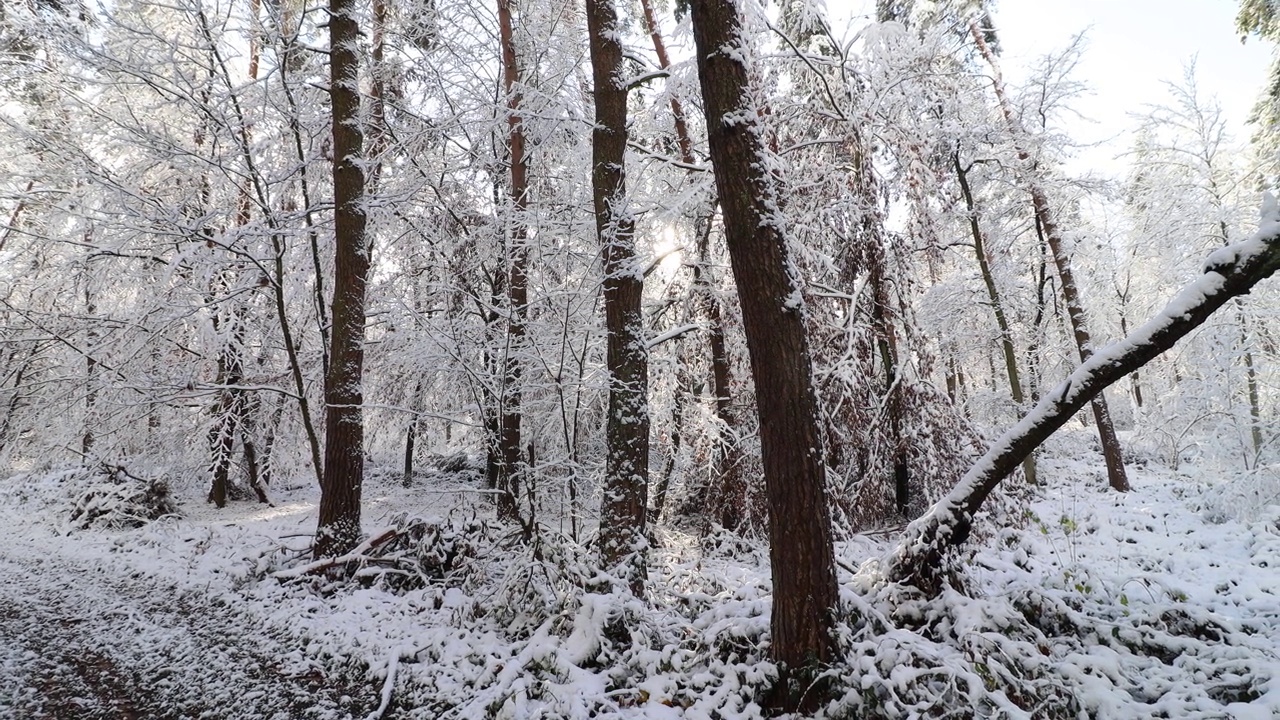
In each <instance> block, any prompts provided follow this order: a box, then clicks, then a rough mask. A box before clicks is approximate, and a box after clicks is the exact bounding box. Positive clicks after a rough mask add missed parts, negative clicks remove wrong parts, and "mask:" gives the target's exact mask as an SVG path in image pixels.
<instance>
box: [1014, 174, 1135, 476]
mask: <svg viewBox="0 0 1280 720" xmlns="http://www.w3.org/2000/svg"><path fill="white" fill-rule="evenodd" d="M1031 202H1032V205H1033V206H1034V208H1035V212H1036V227H1037V228H1038V229H1039V230H1041V231H1042V234H1043V237H1044V239H1045V242H1046V243H1047V244H1048V246H1049V253H1050V254H1051V255H1053V261H1054V264H1055V265H1057V266H1058V281H1059V282H1060V283H1061V284H1062V301H1063V303H1064V304H1065V305H1066V306H1067V317H1068V318H1069V319H1070V320H1071V330H1072V332H1073V333H1074V334H1075V338H1076V349H1077V350H1078V351H1079V353H1080V362H1081V363H1084V362H1087V361H1088V360H1089V358H1090V357H1092V356H1093V340H1092V339H1091V338H1090V337H1089V330H1088V327H1087V325H1086V324H1085V316H1084V305H1083V304H1082V303H1081V300H1080V290H1079V288H1078V287H1077V286H1076V278H1075V273H1073V272H1072V270H1071V257H1070V256H1069V255H1067V252H1066V249H1065V248H1063V247H1062V234H1061V232H1060V231H1059V230H1058V226H1057V225H1055V224H1054V221H1053V214H1052V212H1051V210H1050V208H1049V201H1048V200H1047V199H1046V198H1045V196H1044V193H1043V192H1042V191H1041V190H1040V187H1039V186H1038V185H1036V184H1034V183H1033V184H1032V185H1031ZM1089 405H1090V407H1091V408H1092V410H1093V420H1094V422H1095V423H1096V424H1097V426H1098V442H1099V443H1100V444H1101V445H1102V458H1103V460H1104V461H1105V462H1106V464H1107V478H1108V480H1109V481H1110V483H1111V488H1112V489H1113V490H1117V491H1119V492H1129V478H1128V476H1127V475H1126V474H1125V470H1124V453H1123V452H1122V451H1121V450H1120V439H1119V438H1118V437H1116V428H1115V425H1114V424H1113V423H1112V422H1111V409H1110V407H1108V406H1107V398H1106V396H1105V395H1104V394H1103V393H1098V395H1097V396H1096V397H1095V398H1093V400H1092V402H1090V403H1089Z"/></svg>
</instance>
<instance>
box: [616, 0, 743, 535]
mask: <svg viewBox="0 0 1280 720" xmlns="http://www.w3.org/2000/svg"><path fill="white" fill-rule="evenodd" d="M640 6H641V9H642V11H643V13H644V23H645V29H646V30H648V32H649V37H650V39H651V40H652V41H653V52H654V54H656V55H657V56H658V67H660V68H662V69H663V70H669V69H670V68H671V59H670V57H669V56H668V54H667V46H666V43H665V42H663V39H662V32H661V31H660V30H659V28H658V19H657V17H656V16H655V14H654V12H653V3H652V2H651V0H640ZM670 105H671V119H672V124H673V125H674V127H675V133H676V146H677V147H678V148H679V150H680V161H681V162H683V163H684V164H685V165H688V166H690V167H694V166H696V164H697V159H696V158H695V157H694V156H693V138H692V136H691V135H690V133H689V123H688V122H687V120H686V118H685V114H684V106H683V105H682V104H681V103H680V99H679V98H677V97H676V96H675V95H674V94H673V95H672V96H671V101H670ZM714 218H715V207H714V206H713V207H712V208H711V209H710V210H709V211H708V212H707V214H706V215H702V216H699V217H697V218H695V219H694V235H695V236H696V237H697V239H698V240H697V242H698V261H697V262H696V263H694V265H693V292H694V294H695V296H696V297H697V304H698V306H699V307H700V308H701V310H702V312H703V314H704V315H705V316H706V318H707V345H708V350H709V351H710V354H711V396H712V398H713V399H714V403H715V408H716V420H718V421H719V422H718V423H717V424H715V425H714V426H713V430H712V433H711V447H712V452H711V472H710V473H709V475H708V478H709V481H710V482H711V483H712V484H713V485H712V487H710V488H708V489H709V491H710V492H709V493H708V495H709V496H710V497H712V498H715V502H716V505H717V507H715V508H711V512H712V514H713V515H714V516H715V517H716V518H717V519H718V521H719V522H720V524H721V526H723V527H725V528H727V529H729V530H737V529H738V528H739V526H740V525H741V524H742V520H743V519H744V518H745V508H744V507H743V503H744V498H743V497H742V495H743V492H742V490H744V489H745V483H744V482H742V479H741V478H740V477H739V475H740V473H739V472H738V465H737V463H735V462H732V459H733V458H734V457H735V456H736V455H737V453H738V450H737V447H736V440H735V436H736V433H735V432H734V428H735V427H736V426H737V420H736V419H735V418H734V416H733V411H732V408H731V405H730V401H729V392H730V390H729V386H730V385H731V384H732V382H733V373H732V371H731V370H730V368H729V353H728V351H727V350H726V348H725V342H724V320H723V316H722V313H721V311H720V301H719V300H718V299H717V298H716V296H715V293H714V291H713V282H712V277H711V272H710V268H709V256H710V241H711V223H712V220H714ZM682 360H683V358H682ZM677 431H678V428H677ZM663 498H664V502H665V486H664V496H663ZM661 514H662V509H661V506H659V508H658V512H657V514H656V515H655V516H654V519H655V520H656V517H657V515H661Z"/></svg>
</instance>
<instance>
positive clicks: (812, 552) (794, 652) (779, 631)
mask: <svg viewBox="0 0 1280 720" xmlns="http://www.w3.org/2000/svg"><path fill="white" fill-rule="evenodd" d="M690 10H691V17H692V20H693V35H694V41H695V44H696V48H697V62H698V78H699V80H700V81H701V85H702V95H703V104H704V110H705V113H706V123H707V128H708V136H709V146H710V150H711V160H712V163H713V165H714V166H715V176H716V189H717V192H718V195H719V198H720V207H721V208H722V209H723V213H722V215H723V218H724V226H725V239H726V241H727V243H728V246H729V256H730V260H731V262H732V265H733V273H734V277H735V279H736V281H737V286H738V295H739V298H740V300H741V303H742V321H743V327H744V330H745V333H746V340H747V350H748V352H749V353H750V356H751V370H752V376H753V378H754V380H755V385H756V398H757V408H758V411H759V414H760V454H761V460H762V461H763V465H764V480H765V491H766V495H767V498H768V514H769V539H770V549H769V560H770V565H771V567H772V573H773V613H772V617H771V621H770V627H771V631H772V639H771V652H772V654H773V657H774V659H775V660H776V661H777V662H778V663H779V664H780V665H781V673H782V677H781V678H780V684H779V686H778V691H777V692H776V693H775V695H774V698H773V701H774V704H776V705H778V706H781V707H785V708H787V709H792V708H795V707H796V706H798V705H799V704H800V702H801V698H805V699H807V700H808V702H807V703H806V705H807V706H812V705H813V704H815V703H816V702H817V701H818V697H817V693H805V692H804V690H805V689H806V688H805V687H804V686H803V683H802V682H800V680H801V678H802V677H803V674H804V672H805V671H806V670H812V669H813V665H814V663H821V662H824V661H827V660H829V659H830V658H831V657H832V655H833V648H832V638H831V627H832V625H831V623H832V617H831V613H832V612H833V610H834V608H835V605H836V577H835V562H834V551H833V547H832V538H831V516H830V511H829V509H828V503H827V494H826V466H825V463H824V461H823V448H822V437H821V433H820V428H819V427H818V408H817V402H816V399H815V397H814V391H813V381H812V368H811V366H810V356H809V347H808V340H807V338H806V337H805V328H804V325H805V322H804V303H803V299H802V296H801V294H800V288H799V287H797V279H796V278H795V277H793V276H792V274H791V273H792V272H793V268H792V265H791V262H790V259H789V258H788V249H787V244H786V239H785V237H784V236H783V234H782V228H781V227H780V226H781V219H780V218H779V216H778V207H779V205H780V199H779V197H778V194H777V191H776V189H775V188H774V187H773V181H772V178H770V177H769V176H768V174H767V173H766V171H765V167H766V165H767V163H766V157H765V149H764V147H763V145H762V142H761V136H760V128H759V127H758V124H757V122H758V120H757V118H756V115H755V113H754V112H750V111H748V110H747V108H748V107H749V105H748V99H747V96H748V75H747V68H746V67H745V65H744V63H743V61H742V59H741V55H740V54H739V52H738V51H733V50H731V49H735V48H740V47H741V46H742V44H743V40H742V37H741V35H742V32H743V30H742V26H741V21H740V18H739V16H738V9H737V4H736V3H735V2H733V0H693V1H692V2H691V3H690ZM744 50H745V49H744Z"/></svg>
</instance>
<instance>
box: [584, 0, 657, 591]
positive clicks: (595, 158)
mask: <svg viewBox="0 0 1280 720" xmlns="http://www.w3.org/2000/svg"><path fill="white" fill-rule="evenodd" d="M587 35H588V41H589V43H590V46H591V72H592V78H593V80H594V87H595V90H594V93H595V106H596V108H595V110H596V117H595V120H596V122H595V129H594V131H593V132H592V136H591V145H592V159H591V187H592V194H593V200H594V205H595V216H596V236H597V237H598V238H599V240H600V245H601V247H602V249H603V252H604V314H605V329H606V331H607V333H608V336H609V339H608V352H607V356H606V366H607V368H608V371H609V413H608V417H607V418H606V422H605V438H606V446H607V447H606V453H605V478H604V499H603V501H602V503H601V508H600V555H601V559H602V560H603V562H604V566H605V568H606V569H608V570H611V571H617V572H618V573H619V574H620V575H621V576H623V577H626V578H627V579H628V580H629V582H630V584H631V589H632V591H633V592H635V593H636V594H637V595H639V594H641V592H642V591H643V589H644V579H645V575H646V572H647V571H646V563H645V553H644V550H643V547H644V543H645V537H646V536H645V520H646V518H645V508H646V506H647V505H648V496H649V399H648V392H649V351H648V345H647V341H646V340H647V339H646V338H645V333H644V316H643V314H642V313H641V306H640V303H641V296H642V293H643V291H644V272H643V270H642V269H641V268H640V267H639V265H638V261H637V259H636V250H635V222H634V220H633V219H632V217H631V213H630V210H629V209H628V207H627V188H626V164H625V162H626V158H625V156H626V150H627V89H626V87H624V86H623V85H622V83H623V81H624V77H623V73H624V72H625V68H624V67H623V64H622V42H621V38H622V30H621V28H619V27H618V17H617V14H616V12H615V10H614V7H613V0H587Z"/></svg>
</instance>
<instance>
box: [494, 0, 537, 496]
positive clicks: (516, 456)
mask: <svg viewBox="0 0 1280 720" xmlns="http://www.w3.org/2000/svg"><path fill="white" fill-rule="evenodd" d="M514 1H515V0H498V31H499V32H498V40H499V42H500V43H501V45H502V87H503V91H504V92H505V93H506V97H507V153H508V162H509V163H510V167H511V174H510V185H509V186H508V192H509V193H510V201H511V205H510V210H509V217H510V222H509V232H508V235H507V245H506V248H507V258H506V259H507V270H506V272H507V275H506V277H505V278H504V280H505V282H504V283H502V284H503V285H504V286H505V288H506V304H507V313H508V314H507V337H506V348H505V351H504V353H502V355H503V360H502V361H501V362H502V379H501V390H500V392H499V396H498V410H497V420H498V437H497V443H496V448H494V447H493V446H492V445H491V449H490V452H491V453H492V452H494V450H495V449H496V453H495V454H496V457H495V458H494V459H495V460H496V462H491V466H492V467H494V468H495V469H496V477H495V478H493V482H494V484H495V489H496V490H498V517H500V518H502V519H504V520H518V519H519V517H520V509H519V505H518V502H517V501H518V499H519V496H520V478H521V467H522V466H523V462H522V459H521V450H522V446H521V441H520V423H521V418H522V413H521V401H522V394H523V393H522V389H521V387H520V383H521V381H522V377H523V367H522V360H521V357H520V351H521V349H522V348H523V347H524V345H525V335H526V330H525V327H526V324H527V322H528V317H529V244H528V240H529V231H528V229H527V228H526V227H525V211H526V208H527V207H528V203H529V160H528V157H527V156H526V155H525V134H524V121H523V119H522V118H521V110H520V105H521V98H522V96H521V91H520V87H519V81H520V67H519V65H518V64H517V63H518V59H517V54H516V41H515V31H514V26H513V18H512V16H513V12H512V4H513V3H514ZM491 443H492V440H491Z"/></svg>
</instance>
